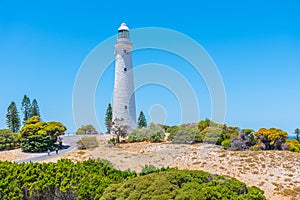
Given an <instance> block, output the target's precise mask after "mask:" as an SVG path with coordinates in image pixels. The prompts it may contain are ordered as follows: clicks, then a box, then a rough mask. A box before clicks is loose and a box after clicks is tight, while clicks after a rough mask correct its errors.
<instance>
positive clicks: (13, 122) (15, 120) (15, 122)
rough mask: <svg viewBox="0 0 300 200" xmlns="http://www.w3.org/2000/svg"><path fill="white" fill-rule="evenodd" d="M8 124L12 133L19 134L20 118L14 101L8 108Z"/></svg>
mask: <svg viewBox="0 0 300 200" xmlns="http://www.w3.org/2000/svg"><path fill="white" fill-rule="evenodd" d="M6 124H7V126H8V128H9V129H10V130H11V131H12V132H18V131H19V130H20V126H21V124H20V116H19V112H18V109H17V106H16V103H15V102H14V101H12V102H11V104H10V105H9V106H8V108H7V115H6Z"/></svg>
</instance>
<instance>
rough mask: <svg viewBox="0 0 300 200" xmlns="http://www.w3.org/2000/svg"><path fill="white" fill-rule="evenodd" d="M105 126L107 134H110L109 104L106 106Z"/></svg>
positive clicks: (110, 113)
mask: <svg viewBox="0 0 300 200" xmlns="http://www.w3.org/2000/svg"><path fill="white" fill-rule="evenodd" d="M105 125H106V129H107V133H110V129H111V125H112V107H111V104H108V106H107V109H106V116H105Z"/></svg>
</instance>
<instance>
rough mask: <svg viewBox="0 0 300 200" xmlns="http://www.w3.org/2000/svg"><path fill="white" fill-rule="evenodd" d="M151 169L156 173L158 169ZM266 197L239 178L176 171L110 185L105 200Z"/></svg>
mask: <svg viewBox="0 0 300 200" xmlns="http://www.w3.org/2000/svg"><path fill="white" fill-rule="evenodd" d="M148 168H149V167H148ZM151 169H152V170H155V167H154V168H151ZM263 194H264V192H263V191H262V190H260V189H259V188H257V187H246V185H245V184H244V183H242V182H240V181H238V180H237V179H235V178H231V179H229V178H225V177H223V176H219V175H212V174H210V173H207V172H203V171H189V170H182V171H180V170H175V169H173V170H170V171H166V172H159V173H152V174H148V175H145V176H140V177H136V178H133V179H129V180H127V181H125V182H122V183H118V184H114V185H110V186H109V187H108V188H107V189H106V190H105V192H104V193H103V196H102V197H101V199H132V200H135V199H203V200H206V199H207V200H210V199H228V200H229V199H231V200H236V199H240V200H242V199H245V200H265V199H266V198H265V196H264V195H263Z"/></svg>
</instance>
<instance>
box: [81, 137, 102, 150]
mask: <svg viewBox="0 0 300 200" xmlns="http://www.w3.org/2000/svg"><path fill="white" fill-rule="evenodd" d="M77 146H78V149H90V148H96V147H98V141H97V139H96V138H95V137H93V136H92V137H89V136H86V137H82V138H81V139H80V140H79V141H78V142H77Z"/></svg>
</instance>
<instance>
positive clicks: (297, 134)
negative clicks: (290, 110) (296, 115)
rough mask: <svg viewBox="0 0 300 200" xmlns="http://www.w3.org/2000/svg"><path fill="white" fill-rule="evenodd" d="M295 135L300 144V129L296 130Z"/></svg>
mask: <svg viewBox="0 0 300 200" xmlns="http://www.w3.org/2000/svg"><path fill="white" fill-rule="evenodd" d="M295 135H296V139H297V140H298V141H299V142H300V138H299V135H300V129H299V128H296V129H295Z"/></svg>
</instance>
